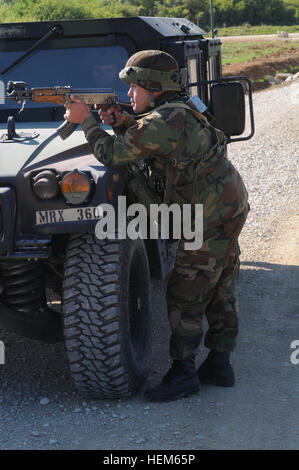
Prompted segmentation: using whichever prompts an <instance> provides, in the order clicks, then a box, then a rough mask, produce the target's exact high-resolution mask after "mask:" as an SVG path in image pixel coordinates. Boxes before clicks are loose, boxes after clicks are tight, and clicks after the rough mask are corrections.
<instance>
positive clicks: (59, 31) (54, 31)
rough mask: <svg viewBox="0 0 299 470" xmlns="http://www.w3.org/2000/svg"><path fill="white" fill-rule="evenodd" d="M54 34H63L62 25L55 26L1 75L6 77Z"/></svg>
mask: <svg viewBox="0 0 299 470" xmlns="http://www.w3.org/2000/svg"><path fill="white" fill-rule="evenodd" d="M54 34H59V35H62V34H63V28H62V26H60V25H56V26H53V28H52V29H50V31H48V32H47V33H46V34H45V35H44V36H43V37H42V38H40V39H39V40H38V41H37V42H36V43H34V44H33V46H31V47H30V49H28V51H26V52H24V54H22V55H21V56H20V57H19V58H18V59H17V60H15V61H14V62H13V63H12V64H11V65H9V66H8V67H7V68H6V69H5V70H2V72H1V74H2V75H4V74H5V73H7V72H9V70H11V69H12V68H13V67H14V66H15V65H17V64H18V63H19V62H21V61H22V60H23V59H25V57H27V56H28V55H29V54H31V52H33V51H34V49H36V48H37V47H39V46H40V45H41V44H42V43H43V42H45V41H46V40H47V39H49V38H50V37H51V36H53V35H54Z"/></svg>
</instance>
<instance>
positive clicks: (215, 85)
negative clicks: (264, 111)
mask: <svg viewBox="0 0 299 470" xmlns="http://www.w3.org/2000/svg"><path fill="white" fill-rule="evenodd" d="M241 82H246V83H247V87H248V106H249V117H250V127H251V130H250V134H249V135H248V136H246V137H238V138H235V139H232V138H231V136H234V135H236V136H239V135H241V134H243V132H244V129H245V91H244V86H243V84H242V83H241ZM207 83H208V84H210V85H211V88H210V106H209V111H210V112H211V114H212V115H213V117H214V119H215V122H214V123H213V126H215V127H217V129H220V130H221V131H222V132H224V134H226V135H227V136H228V143H229V142H239V141H242V140H249V139H251V137H252V136H253V135H254V117H253V103H252V89H251V83H250V81H249V80H248V78H246V77H230V78H219V79H218V80H209V81H208V82H207Z"/></svg>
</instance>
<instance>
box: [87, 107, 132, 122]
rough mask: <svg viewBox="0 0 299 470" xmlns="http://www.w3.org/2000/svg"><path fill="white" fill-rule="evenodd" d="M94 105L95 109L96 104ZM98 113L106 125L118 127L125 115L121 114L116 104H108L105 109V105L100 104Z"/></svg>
mask: <svg viewBox="0 0 299 470" xmlns="http://www.w3.org/2000/svg"><path fill="white" fill-rule="evenodd" d="M94 107H95V109H97V108H98V105H96V104H95V105H94ZM98 114H99V116H100V119H101V121H102V123H103V124H106V125H107V126H114V127H119V126H121V125H122V123H123V121H124V119H125V117H124V116H122V115H121V108H119V107H117V106H110V107H109V108H107V109H106V107H105V106H102V107H101V109H100V111H99V113H98Z"/></svg>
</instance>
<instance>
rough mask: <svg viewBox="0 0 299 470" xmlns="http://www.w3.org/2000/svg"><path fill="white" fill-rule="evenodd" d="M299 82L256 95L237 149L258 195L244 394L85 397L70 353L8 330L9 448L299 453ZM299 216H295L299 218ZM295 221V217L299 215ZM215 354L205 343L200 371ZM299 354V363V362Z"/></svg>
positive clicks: (238, 356) (244, 289)
mask: <svg viewBox="0 0 299 470" xmlns="http://www.w3.org/2000/svg"><path fill="white" fill-rule="evenodd" d="M298 93H299V90H298V82H297V83H291V84H290V85H289V86H278V87H275V88H271V89H269V90H266V91H263V92H260V93H256V94H255V95H254V107H255V119H256V134H255V136H254V138H253V139H251V140H250V141H249V142H243V143H235V144H232V145H231V146H230V156H231V159H232V161H233V163H234V164H235V165H236V166H237V168H238V169H239V170H240V172H241V174H242V175H243V178H244V180H245V182H246V184H247V187H248V190H249V193H250V203H251V212H250V215H249V217H248V222H247V224H246V226H245V228H244V231H243V233H242V236H241V250H242V255H241V261H242V264H241V274H240V280H239V294H240V334H239V340H238V346H237V348H236V350H235V351H234V353H233V354H232V363H233V366H234V369H235V373H236V385H235V387H234V388H228V389H222V388H217V387H213V386H202V388H201V391H200V394H199V395H197V396H195V397H190V398H185V399H181V400H178V401H176V402H171V403H161V404H159V403H158V404H152V403H147V402H145V401H144V399H143V392H142V391H141V392H140V393H139V394H138V395H137V396H134V397H133V398H131V399H129V400H116V401H95V400H89V399H84V398H82V397H80V396H78V395H77V394H76V392H75V390H74V388H73V385H72V382H71V378H70V374H69V372H68V367H67V361H66V356H65V353H64V349H63V346H62V345H44V344H42V343H40V342H38V341H33V340H29V339H24V338H21V337H18V336H16V335H13V334H8V333H5V332H2V331H0V339H1V340H2V341H4V343H5V346H6V364H5V365H0V382H1V386H0V430H1V432H0V449H155V450H160V449H168V450H178V449H182V450H192V449H199V450H200V449H297V448H298V446H299V435H298V418H299V416H298V415H299V411H298V391H299V390H298V386H299V380H298V377H299V374H298V373H299V364H297V365H295V364H293V363H292V362H291V360H290V356H291V353H292V352H293V350H292V349H291V343H292V342H293V341H294V340H299V322H298V315H297V317H296V314H298V305H296V295H295V293H296V290H297V289H298V264H299V263H298V261H299V255H298V246H297V247H296V235H297V234H298V225H299V224H298V220H297V218H298V206H297V208H296V204H298V186H299V185H298V181H297V174H298V156H299V155H298V146H299V145H298V144H299V142H298V136H299V114H298V104H299V95H298ZM296 209H297V215H296ZM296 217H297V218H296ZM163 290H164V286H163V283H162V282H155V283H153V302H154V330H155V331H154V339H155V341H154V344H153V354H152V369H151V375H150V378H149V383H150V384H155V383H156V382H157V381H158V378H159V377H160V376H161V374H162V373H164V372H165V371H166V370H167V369H168V366H169V358H168V337H169V328H168V324H167V314H166V309H165V303H164V297H163ZM206 354H207V351H206V350H205V348H204V347H203V346H202V348H201V351H200V353H199V355H198V358H197V361H198V364H199V363H200V362H201V361H202V360H203V359H204V358H205V356H206ZM298 357H299V355H298V356H297V358H298Z"/></svg>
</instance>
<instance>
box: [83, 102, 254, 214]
mask: <svg viewBox="0 0 299 470" xmlns="http://www.w3.org/2000/svg"><path fill="white" fill-rule="evenodd" d="M182 104H183V106H181V105H182ZM82 127H83V130H84V132H85V136H86V139H87V141H88V143H89V145H90V146H91V149H92V151H93V153H94V155H95V157H96V158H97V159H98V160H99V161H101V162H102V163H103V164H104V165H107V166H117V165H123V164H127V163H130V162H133V161H136V160H142V159H151V163H152V165H153V167H154V168H155V169H157V171H160V172H161V173H162V174H165V175H166V174H167V173H169V172H171V179H172V184H171V190H170V197H169V201H170V202H177V203H190V202H201V203H202V204H203V205H204V215H205V213H206V215H207V217H208V219H210V218H212V219H213V218H214V216H215V217H218V216H219V213H221V214H222V216H223V217H225V218H226V217H228V218H232V217H234V216H235V215H237V214H238V213H240V212H242V211H243V210H244V209H245V208H246V206H247V191H246V188H245V186H244V184H243V181H242V179H241V177H240V175H239V173H238V172H237V170H236V169H235V168H234V167H233V165H232V164H231V163H230V162H229V160H228V159H227V156H226V144H225V136H224V134H223V133H222V132H220V131H218V130H217V129H215V128H214V127H212V126H211V125H209V124H208V123H207V121H206V119H205V118H204V116H202V115H200V113H199V114H198V115H196V113H195V114H194V112H193V111H192V110H191V109H189V108H188V107H186V105H185V104H184V100H183V98H180V97H176V100H175V101H173V102H168V103H167V104H166V103H165V104H162V105H161V106H159V107H157V108H154V109H153V110H152V111H150V112H149V113H147V114H145V115H143V116H141V117H140V116H137V117H136V120H135V119H134V118H133V117H132V116H130V117H128V119H127V122H126V124H125V126H122V127H123V128H122V129H121V130H120V129H119V130H118V132H117V133H118V134H119V135H115V136H111V135H109V134H108V133H107V132H105V131H104V130H103V129H102V128H101V127H100V126H99V125H98V123H97V121H96V120H95V119H94V117H93V116H90V117H89V118H87V119H86V120H85V121H84V122H83V124H82ZM121 132H122V133H121ZM190 162H193V163H191V164H190ZM195 193H196V194H195ZM213 214H214V216H213Z"/></svg>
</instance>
